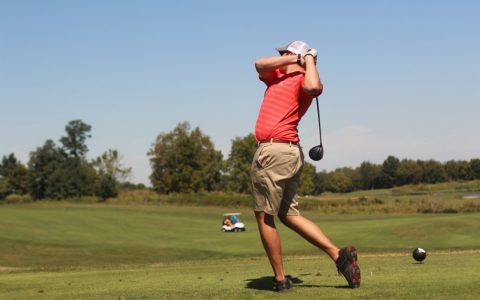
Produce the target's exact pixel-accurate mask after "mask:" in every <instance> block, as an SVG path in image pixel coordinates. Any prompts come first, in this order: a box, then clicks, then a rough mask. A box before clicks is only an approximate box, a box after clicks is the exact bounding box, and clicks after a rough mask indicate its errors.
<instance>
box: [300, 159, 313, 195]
mask: <svg viewBox="0 0 480 300" xmlns="http://www.w3.org/2000/svg"><path fill="white" fill-rule="evenodd" d="M315 173H316V170H315V166H314V165H312V164H311V163H308V162H305V163H304V165H303V168H302V174H301V175H300V183H299V186H298V193H299V194H300V195H312V194H313V193H314V191H315V184H314V182H315Z"/></svg>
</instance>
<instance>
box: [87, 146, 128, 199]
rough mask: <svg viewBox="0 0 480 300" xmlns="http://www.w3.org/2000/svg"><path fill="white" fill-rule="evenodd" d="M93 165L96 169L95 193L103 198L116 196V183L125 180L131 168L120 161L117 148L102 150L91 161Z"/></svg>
mask: <svg viewBox="0 0 480 300" xmlns="http://www.w3.org/2000/svg"><path fill="white" fill-rule="evenodd" d="M93 167H94V168H95V170H96V171H97V175H98V179H97V180H98V182H97V195H98V196H100V197H102V198H103V199H107V198H110V197H116V196H117V194H118V185H119V184H120V183H122V182H125V181H126V180H127V179H128V177H129V176H130V174H131V173H132V168H126V167H124V166H123V164H122V162H121V155H120V154H119V153H118V151H117V150H111V149H109V150H108V151H106V152H104V153H103V154H102V155H101V156H99V157H97V159H95V160H94V161H93Z"/></svg>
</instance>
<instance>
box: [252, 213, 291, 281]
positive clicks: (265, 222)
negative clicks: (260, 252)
mask: <svg viewBox="0 0 480 300" xmlns="http://www.w3.org/2000/svg"><path fill="white" fill-rule="evenodd" d="M255 217H256V218H257V224H258V231H259V232H260V237H261V239H262V243H263V247H264V248H265V252H266V253H267V256H268V260H269V261H270V264H271V265H272V269H273V272H274V274H275V279H276V280H277V281H282V280H284V279H285V273H284V270H283V261H282V245H281V241H280V235H279V234H278V231H277V228H276V227H275V221H274V216H272V215H269V214H266V213H265V212H263V211H256V212H255Z"/></svg>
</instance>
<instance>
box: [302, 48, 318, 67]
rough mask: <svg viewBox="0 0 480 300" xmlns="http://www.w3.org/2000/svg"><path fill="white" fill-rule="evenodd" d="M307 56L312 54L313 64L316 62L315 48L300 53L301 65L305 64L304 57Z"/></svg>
mask: <svg viewBox="0 0 480 300" xmlns="http://www.w3.org/2000/svg"><path fill="white" fill-rule="evenodd" d="M307 56H312V57H313V60H314V62H315V64H317V49H313V48H311V49H308V50H307V52H305V53H303V54H302V65H305V63H306V61H305V58H306V57H307Z"/></svg>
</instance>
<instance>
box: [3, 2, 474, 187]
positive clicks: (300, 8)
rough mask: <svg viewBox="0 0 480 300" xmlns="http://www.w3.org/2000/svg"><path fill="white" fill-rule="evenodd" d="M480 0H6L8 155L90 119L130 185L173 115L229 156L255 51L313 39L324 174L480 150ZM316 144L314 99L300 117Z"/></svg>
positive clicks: (95, 148) (246, 116) (247, 101)
mask: <svg viewBox="0 0 480 300" xmlns="http://www.w3.org/2000/svg"><path fill="white" fill-rule="evenodd" d="M479 15H480V2H478V1H473V0H472V1H461V0H460V1H453V0H452V1H442V0H440V1H427V0H425V1H406V0H405V1H372V0H365V1H342V0H340V1H293V2H292V1H168V2H166V1H23V0H19V1H13V0H12V1H4V0H0V107H1V117H0V140H1V143H0V156H3V155H7V154H9V153H12V152H13V153H15V155H16V156H17V157H18V158H19V159H20V160H21V161H22V162H24V163H26V162H27V161H28V158H29V153H30V152H31V151H33V150H35V149H36V148H37V147H39V146H41V145H43V143H44V142H45V140H47V139H53V140H54V141H56V142H58V140H59V138H60V137H61V136H62V135H64V128H65V125H66V124H67V123H68V122H69V121H70V120H74V119H82V120H83V121H84V122H86V123H88V124H90V125H92V138H91V139H90V140H89V141H88V146H89V149H90V152H89V154H88V156H89V157H90V158H94V157H96V156H98V155H100V154H101V153H103V152H104V151H106V150H107V149H117V150H118V151H119V152H120V153H121V154H122V155H123V162H124V164H125V165H126V166H130V167H132V168H133V177H132V181H133V182H143V183H148V182H149V181H148V176H149V174H150V172H151V169H150V166H149V162H148V158H147V156H146V153H147V152H148V149H149V148H150V147H151V145H152V143H153V142H154V141H155V138H156V136H157V135H158V134H160V133H162V132H169V131H171V130H172V129H173V128H174V127H175V126H176V125H177V124H178V123H179V122H183V121H188V122H189V123H190V124H191V126H192V127H197V126H198V127H200V129H201V130H202V131H203V132H204V134H206V135H208V136H209V137H210V138H211V139H212V141H213V142H214V144H215V147H216V148H217V149H218V150H221V151H222V152H223V154H224V156H225V157H226V156H228V154H229V150H230V147H231V140H232V139H234V138H235V137H243V136H246V135H247V134H249V133H250V132H252V131H253V128H254V125H255V120H256V117H257V113H258V109H259V107H260V103H261V100H262V95H263V92H264V86H263V84H262V83H261V82H260V81H258V79H257V75H256V73H255V69H254V61H255V59H256V58H259V57H264V56H271V55H275V54H276V53H275V51H274V48H275V47H278V46H283V45H285V44H287V43H288V42H290V41H293V40H297V39H300V40H305V41H307V42H308V43H309V44H310V45H311V46H313V47H315V48H317V49H318V51H319V58H318V68H319V71H320V74H321V78H322V81H323V83H324V85H325V91H324V94H323V95H322V96H321V97H320V106H321V107H320V110H321V117H322V132H323V141H324V146H325V157H324V159H323V160H322V161H320V162H312V161H309V160H307V161H309V162H310V163H313V164H314V165H315V166H316V167H317V170H318V171H320V170H333V169H335V168H337V167H344V166H350V167H356V166H359V165H360V163H361V162H362V161H370V162H374V163H381V162H382V161H383V160H384V159H385V158H386V157H387V156H388V155H395V156H397V157H399V158H412V159H436V160H438V161H442V162H443V161H447V160H450V159H455V160H461V159H466V160H469V159H471V158H478V157H480V131H479V129H480V117H479V114H480V88H479V86H480V85H479V83H480V55H479V53H480V38H479V37H480V18H478V16H479ZM299 131H300V138H301V142H302V145H303V147H304V149H305V152H307V151H308V149H309V148H310V147H312V146H314V145H315V144H317V143H318V127H317V120H316V112H315V106H312V107H311V108H310V110H309V111H308V112H307V114H306V116H305V117H304V119H303V120H302V122H301V123H300V126H299Z"/></svg>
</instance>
